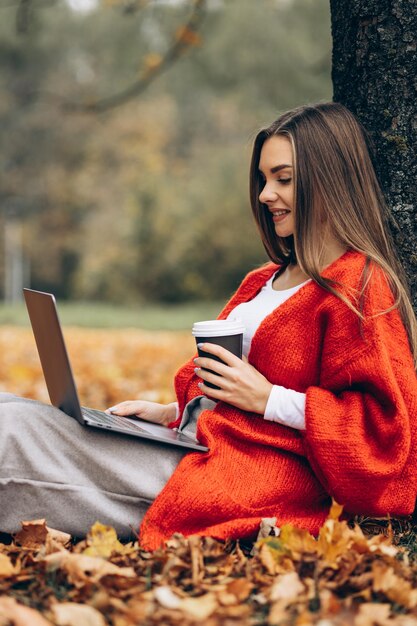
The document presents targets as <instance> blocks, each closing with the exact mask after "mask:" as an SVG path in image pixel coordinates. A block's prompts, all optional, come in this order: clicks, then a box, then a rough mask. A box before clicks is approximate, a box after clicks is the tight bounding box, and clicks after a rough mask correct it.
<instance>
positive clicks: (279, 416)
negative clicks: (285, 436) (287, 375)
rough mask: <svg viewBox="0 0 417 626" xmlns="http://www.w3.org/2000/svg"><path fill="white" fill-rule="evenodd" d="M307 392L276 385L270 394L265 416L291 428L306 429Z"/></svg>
mask: <svg viewBox="0 0 417 626" xmlns="http://www.w3.org/2000/svg"><path fill="white" fill-rule="evenodd" d="M305 404H306V394H305V393H300V392H299V391H294V390H293V389H286V388H285V387H281V386H280V385H274V386H273V387H272V390H271V393H270V394H269V398H268V402H267V405H266V409H265V415H264V418H265V419H266V420H269V421H271V422H279V423H280V424H283V425H284V426H290V428H297V429H298V430H305V427H306V420H305Z"/></svg>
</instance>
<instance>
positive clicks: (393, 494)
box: [305, 275, 417, 516]
mask: <svg viewBox="0 0 417 626" xmlns="http://www.w3.org/2000/svg"><path fill="white" fill-rule="evenodd" d="M371 289H372V290H373V291H371V296H370V301H369V303H368V306H367V312H366V321H365V322H364V324H363V327H362V330H361V332H358V330H357V318H356V320H355V319H354V318H355V314H354V313H351V312H350V311H348V313H346V311H345V312H344V314H343V316H341V315H340V314H339V315H337V314H335V312H334V311H331V310H330V311H329V310H327V311H326V316H325V317H326V322H327V325H326V332H325V334H324V338H323V353H322V364H321V372H322V375H321V376H322V380H321V381H320V386H312V387H309V388H308V389H307V391H306V407H305V409H306V413H305V417H306V431H305V445H306V450H307V456H308V459H309V461H310V464H311V466H312V468H313V471H314V472H315V474H316V475H317V477H318V478H319V480H320V481H321V482H322V484H323V486H324V487H325V489H326V491H327V492H328V493H329V494H330V495H331V496H332V497H334V498H335V500H336V501H337V502H339V503H340V504H343V505H344V507H345V510H346V511H347V512H350V513H353V514H366V515H377V516H385V515H387V514H392V515H408V514H410V513H411V512H412V511H413V509H414V504H415V500H416V494H417V447H416V441H417V379H416V374H415V369H414V364H413V359H412V356H411V352H410V348H409V343H408V339H407V335H406V332H405V329H404V327H403V325H402V322H401V319H400V316H399V313H398V311H397V310H393V311H391V312H389V313H385V314H382V315H378V316H376V317H375V312H376V311H379V312H380V311H381V304H382V305H383V308H386V305H390V304H392V302H393V299H392V296H391V292H390V291H389V289H388V286H387V283H386V280H385V279H383V278H381V275H379V276H378V275H376V276H375V277H374V278H373V280H372V284H371ZM338 307H339V309H340V306H339V305H338ZM346 308H347V307H346ZM372 314H373V315H372Z"/></svg>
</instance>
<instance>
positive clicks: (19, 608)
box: [0, 597, 51, 626]
mask: <svg viewBox="0 0 417 626" xmlns="http://www.w3.org/2000/svg"><path fill="white" fill-rule="evenodd" d="M0 618H5V619H6V620H8V621H9V622H11V623H12V624H13V626H51V622H49V621H48V620H46V619H45V618H44V617H43V616H42V615H41V614H40V613H39V612H38V611H35V609H31V608H29V607H27V606H23V604H19V603H18V602H16V600H15V599H14V598H6V597H1V598H0Z"/></svg>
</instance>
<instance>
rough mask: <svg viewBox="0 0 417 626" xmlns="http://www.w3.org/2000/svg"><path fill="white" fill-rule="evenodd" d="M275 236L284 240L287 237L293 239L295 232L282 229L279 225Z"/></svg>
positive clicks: (289, 229)
mask: <svg viewBox="0 0 417 626" xmlns="http://www.w3.org/2000/svg"><path fill="white" fill-rule="evenodd" d="M275 234H276V235H278V237H282V238H283V239H284V238H285V237H291V236H292V235H293V234H294V230H293V229H292V228H280V226H279V225H277V226H275Z"/></svg>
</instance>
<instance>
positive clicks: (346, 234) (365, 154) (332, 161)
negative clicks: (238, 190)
mask: <svg viewBox="0 0 417 626" xmlns="http://www.w3.org/2000/svg"><path fill="white" fill-rule="evenodd" d="M274 135H283V136H285V137H287V138H288V139H289V140H290V142H291V144H292V150H293V158H294V172H295V180H294V183H295V186H294V189H295V198H294V206H295V215H294V220H295V229H294V235H293V236H291V237H285V238H283V237H278V236H277V234H276V233H275V229H274V223H273V221H272V216H271V213H270V212H269V211H266V210H265V205H263V204H262V203H261V202H260V201H259V194H260V192H261V190H262V188H263V181H262V178H261V176H260V172H259V160H260V155H261V150H262V146H263V144H264V143H265V141H266V140H267V139H268V138H269V137H272V136H274ZM370 148H371V143H370V139H369V136H368V135H367V133H366V131H365V129H364V128H363V127H362V126H361V124H360V123H359V121H358V120H357V119H356V117H355V116H354V115H353V114H352V113H351V112H350V111H349V110H348V109H346V108H345V107H344V106H342V105H341V104H338V103H334V102H328V103H320V104H316V105H310V106H302V107H299V108H297V109H294V110H293V111H289V112H287V113H284V114H283V115H281V117H279V118H278V119H277V120H276V121H275V122H273V124H271V126H269V127H268V128H264V129H262V130H261V131H259V133H258V134H257V136H256V138H255V142H254V146H253V153H252V162H251V170H250V198H251V205H252V211H253V214H254V217H255V220H256V222H257V225H258V228H259V230H260V233H261V237H262V242H263V244H264V247H265V250H266V251H267V253H268V256H269V257H270V259H271V260H272V261H274V262H275V263H278V264H279V265H288V264H291V263H298V264H299V266H300V268H301V269H302V270H303V272H305V274H307V275H308V276H309V277H310V278H311V279H313V280H314V281H315V282H316V283H318V284H319V285H320V286H321V287H323V288H324V289H326V290H327V291H329V292H330V293H333V294H334V295H336V296H337V297H339V298H341V299H342V300H343V301H344V302H345V303H346V304H347V305H348V306H349V307H350V308H351V309H352V310H354V311H355V313H356V314H357V315H358V317H359V318H360V319H363V302H364V298H365V292H366V287H367V285H368V283H369V279H370V276H371V272H372V270H371V268H370V262H371V261H374V262H375V263H376V264H377V265H378V266H379V267H381V268H382V269H383V270H384V272H385V274H386V276H387V278H388V281H389V284H390V287H391V290H392V292H393V295H394V298H395V303H394V305H393V307H391V308H390V309H388V310H387V311H383V312H381V313H386V312H388V311H390V310H392V308H396V307H398V309H399V312H400V315H401V318H402V320H403V322H404V326H405V328H406V331H407V334H408V337H409V341H410V346H411V349H412V352H413V354H414V360H415V364H417V322H416V317H415V315H414V311H413V308H412V305H411V299H410V296H409V292H408V286H407V280H406V276H405V272H404V270H403V268H402V266H401V263H400V261H399V259H398V256H397V254H396V251H395V247H394V245H393V242H392V239H391V235H390V231H389V227H388V220H389V212H388V209H387V206H386V203H385V200H384V196H383V194H382V191H381V188H380V186H379V183H378V180H377V177H376V174H375V170H374V167H373V165H372V161H371V157H370ZM324 225H325V227H326V228H328V229H329V230H330V232H331V233H332V235H333V236H334V237H335V238H336V239H337V240H338V242H339V243H340V244H341V245H342V246H343V247H345V248H347V249H350V250H357V251H359V252H362V253H363V254H365V255H366V257H367V263H366V265H365V270H364V273H363V276H362V280H361V284H360V285H359V286H358V291H357V292H356V294H357V297H355V298H354V299H353V301H352V299H351V298H350V297H346V296H345V295H344V294H343V293H342V292H341V290H340V289H338V287H340V288H343V287H344V286H343V285H339V284H338V283H336V282H335V281H331V280H330V279H326V278H324V277H323V276H321V271H322V264H321V260H322V255H323V226H324Z"/></svg>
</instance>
